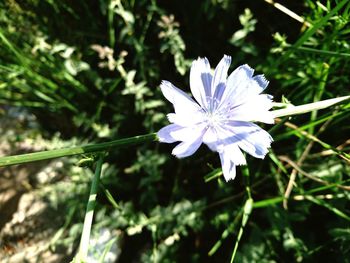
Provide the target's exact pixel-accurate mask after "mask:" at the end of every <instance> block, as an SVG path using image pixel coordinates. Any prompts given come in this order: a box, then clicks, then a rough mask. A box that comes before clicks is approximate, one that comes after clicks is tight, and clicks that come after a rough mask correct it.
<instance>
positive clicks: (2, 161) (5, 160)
mask: <svg viewBox="0 0 350 263" xmlns="http://www.w3.org/2000/svg"><path fill="white" fill-rule="evenodd" d="M156 139H157V136H156V134H155V133H150V134H146V135H140V136H135V137H130V138H126V139H120V140H115V141H110V142H103V143H97V144H88V145H85V146H77V147H71V148H63V149H56V150H49V151H41V152H35V153H27V154H20V155H13V156H5V157H0V167H2V166H9V165H15V164H22V163H29V162H34V161H42V160H48V159H53V158H59V157H64V156H71V155H77V154H86V153H93V152H100V151H109V150H111V149H112V148H118V147H123V146H127V145H132V144H138V143H142V142H147V141H155V140H156Z"/></svg>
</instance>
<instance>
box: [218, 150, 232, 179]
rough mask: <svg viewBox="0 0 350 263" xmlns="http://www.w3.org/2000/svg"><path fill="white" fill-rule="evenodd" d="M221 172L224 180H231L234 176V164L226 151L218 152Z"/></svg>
mask: <svg viewBox="0 0 350 263" xmlns="http://www.w3.org/2000/svg"><path fill="white" fill-rule="evenodd" d="M219 156H220V161H221V167H222V173H223V175H224V178H225V180H226V182H228V181H229V180H233V179H235V177H236V166H235V164H234V163H233V162H232V161H231V159H230V158H229V154H228V153H227V152H225V151H224V152H222V153H219Z"/></svg>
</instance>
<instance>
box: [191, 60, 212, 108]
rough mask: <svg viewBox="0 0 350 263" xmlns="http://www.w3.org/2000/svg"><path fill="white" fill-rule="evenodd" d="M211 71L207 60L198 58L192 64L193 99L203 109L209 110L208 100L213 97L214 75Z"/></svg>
mask: <svg viewBox="0 0 350 263" xmlns="http://www.w3.org/2000/svg"><path fill="white" fill-rule="evenodd" d="M210 70H211V69H210V64H209V61H208V59H207V58H198V59H197V60H195V61H193V62H192V66H191V71H190V88H191V92H192V95H193V97H194V98H195V99H196V101H197V102H198V103H199V104H200V105H201V106H202V107H203V108H207V98H208V97H211V82H212V75H211V72H210Z"/></svg>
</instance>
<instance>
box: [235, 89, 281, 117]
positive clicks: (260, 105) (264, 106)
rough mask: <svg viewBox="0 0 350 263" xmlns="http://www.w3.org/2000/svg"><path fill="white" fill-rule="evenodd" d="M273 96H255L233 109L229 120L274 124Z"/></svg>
mask: <svg viewBox="0 0 350 263" xmlns="http://www.w3.org/2000/svg"><path fill="white" fill-rule="evenodd" d="M271 108H272V96H270V95H268V94H261V95H254V96H252V97H251V98H250V99H249V100H247V101H245V102H243V103H242V104H240V105H238V106H236V107H234V108H233V109H231V112H230V113H229V119H230V120H235V121H260V122H264V123H269V124H273V123H274V118H273V114H272V112H270V111H269V110H270V109H271Z"/></svg>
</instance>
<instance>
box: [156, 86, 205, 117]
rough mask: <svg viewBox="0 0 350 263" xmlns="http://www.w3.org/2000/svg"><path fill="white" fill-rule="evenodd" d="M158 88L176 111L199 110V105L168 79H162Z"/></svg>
mask: <svg viewBox="0 0 350 263" xmlns="http://www.w3.org/2000/svg"><path fill="white" fill-rule="evenodd" d="M160 88H161V90H162V93H163V95H164V97H165V98H166V99H167V100H168V101H170V102H171V103H172V104H173V105H174V108H175V112H176V113H178V112H188V111H192V112H193V111H200V110H201V108H200V107H199V105H198V104H197V103H196V102H195V101H194V100H193V99H192V98H191V97H190V96H188V95H187V94H186V93H185V92H183V91H182V90H180V89H178V88H177V87H175V86H174V85H173V84H171V83H170V82H169V81H165V80H163V81H162V83H161V85H160Z"/></svg>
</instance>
